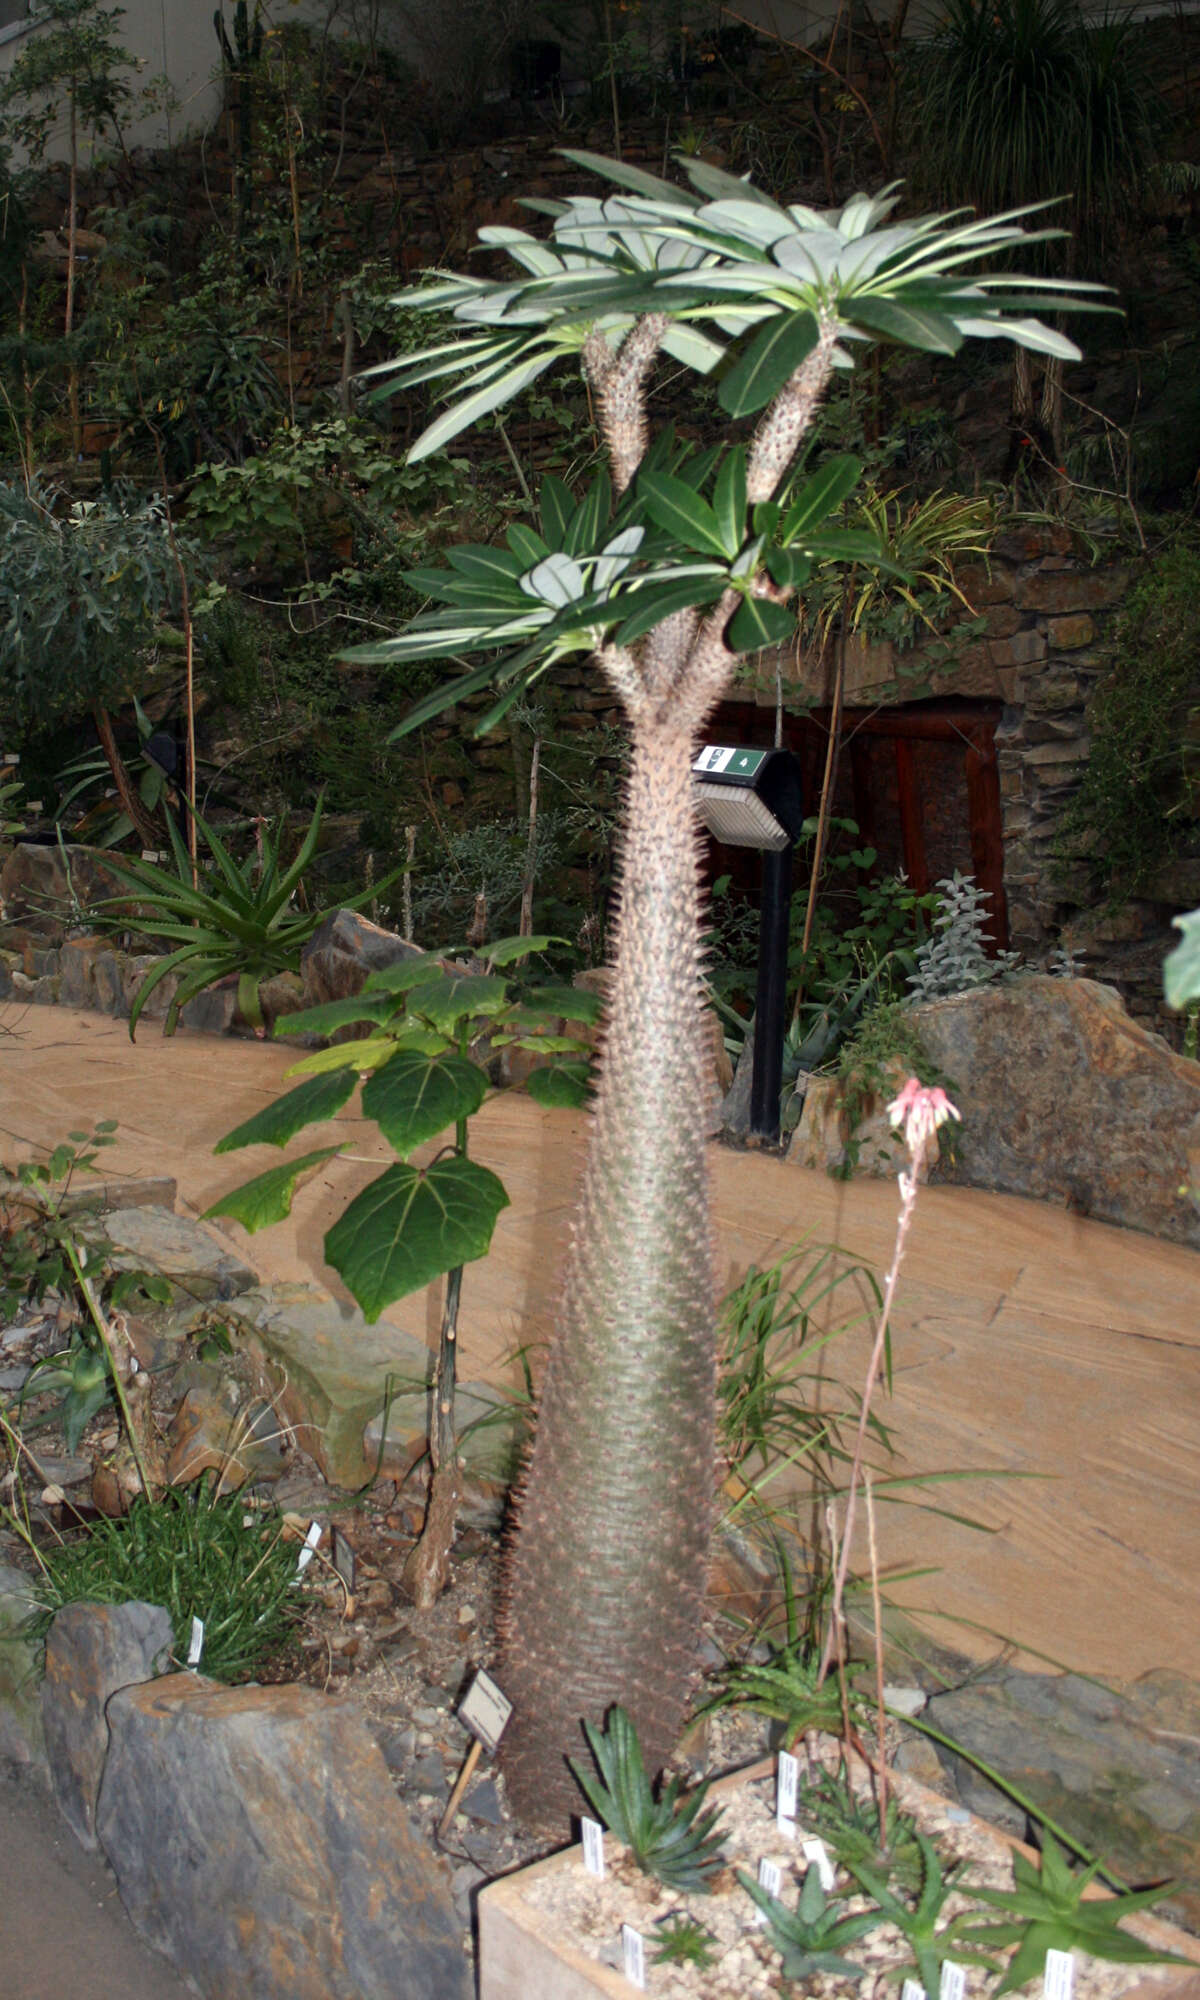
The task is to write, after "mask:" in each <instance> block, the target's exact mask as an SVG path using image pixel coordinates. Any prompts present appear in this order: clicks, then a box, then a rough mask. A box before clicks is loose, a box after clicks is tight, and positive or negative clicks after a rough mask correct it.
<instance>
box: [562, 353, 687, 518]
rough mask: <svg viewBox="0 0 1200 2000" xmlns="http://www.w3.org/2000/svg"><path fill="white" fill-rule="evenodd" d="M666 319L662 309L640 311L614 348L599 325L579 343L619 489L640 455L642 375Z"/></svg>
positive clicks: (643, 439)
mask: <svg viewBox="0 0 1200 2000" xmlns="http://www.w3.org/2000/svg"><path fill="white" fill-rule="evenodd" d="M668 324H669V321H668V319H667V315H666V313H645V314H643V316H642V318H641V319H639V320H638V321H637V322H636V324H635V325H634V326H633V327H632V329H631V330H630V332H629V333H627V334H626V336H625V338H624V340H623V341H622V342H621V345H620V347H619V348H618V349H617V352H616V353H615V354H614V353H613V351H612V349H611V348H610V346H609V344H608V342H607V340H606V339H605V337H604V335H603V333H601V332H600V330H599V328H598V327H594V328H593V329H592V331H591V333H589V335H588V337H587V339H586V340H585V342H584V344H583V366H584V372H585V374H586V375H587V378H588V381H589V382H590V383H591V385H592V388H593V389H594V391H595V393H596V400H597V402H598V403H599V406H600V430H601V434H602V436H603V438H604V442H605V444H606V445H607V446H608V451H609V457H610V458H611V460H612V471H613V485H614V486H615V488H616V490H617V492H618V493H624V492H625V490H626V489H627V487H628V486H629V485H630V483H631V481H632V479H633V476H634V474H635V472H636V471H637V469H638V466H639V465H640V464H641V462H642V459H643V457H644V456H645V451H646V444H647V438H648V432H647V427H646V398H645V388H646V377H647V375H648V374H649V373H650V369H651V367H652V366H653V364H654V359H655V356H656V355H657V353H658V350H659V348H660V346H661V345H662V337H663V335H664V333H665V332H666V330H667V327H668Z"/></svg>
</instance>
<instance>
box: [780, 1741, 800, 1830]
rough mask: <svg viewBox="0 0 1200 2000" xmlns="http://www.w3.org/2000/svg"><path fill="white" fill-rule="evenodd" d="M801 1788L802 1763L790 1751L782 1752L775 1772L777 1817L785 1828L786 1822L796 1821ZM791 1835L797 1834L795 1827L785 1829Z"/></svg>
mask: <svg viewBox="0 0 1200 2000" xmlns="http://www.w3.org/2000/svg"><path fill="white" fill-rule="evenodd" d="M799 1788H800V1761H799V1759H798V1758H796V1757H793V1756H791V1755H790V1754H789V1753H788V1751H786V1750H781V1751H780V1753H779V1761H778V1764H777V1765H776V1770H775V1817H776V1819H777V1820H778V1821H779V1824H780V1826H783V1823H784V1821H785V1820H791V1821H792V1822H794V1821H795V1818H796V1795H797V1792H798V1791H799ZM784 1831H785V1832H786V1833H788V1834H789V1835H794V1834H795V1825H794V1824H793V1825H791V1826H789V1827H785V1828H784Z"/></svg>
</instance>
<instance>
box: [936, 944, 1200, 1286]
mask: <svg viewBox="0 0 1200 2000" xmlns="http://www.w3.org/2000/svg"><path fill="white" fill-rule="evenodd" d="M913 1018H914V1021H915V1024H916V1026H917V1028H918V1029H919V1032H920V1035H921V1040H922V1041H923V1043H924V1044H925V1047H926V1049H927V1050H928V1052H929V1055H930V1056H931V1057H932V1059H933V1061H934V1062H936V1063H937V1065H938V1067H939V1068H940V1069H941V1070H942V1071H943V1072H944V1074H945V1075H946V1076H947V1077H948V1078H950V1080H951V1082H952V1084H953V1089H952V1092H951V1095H952V1096H953V1098H954V1101H955V1103H956V1104H957V1106H958V1108H959V1110H960V1111H961V1113H962V1124H961V1126H960V1127H958V1128H956V1131H955V1147H954V1153H953V1158H952V1160H951V1161H950V1162H949V1163H947V1164H946V1165H945V1167H944V1168H943V1169H942V1170H941V1171H942V1178H944V1179H947V1180H953V1181H957V1182H960V1183H962V1184H964V1185H966V1186H968V1187H985V1188H995V1189H998V1190H999V1191H1001V1192H1003V1193H1008V1194H1023V1195H1032V1196H1035V1197H1038V1198H1040V1199H1042V1200H1049V1201H1060V1202H1069V1203H1070V1204H1071V1205H1072V1206H1074V1207H1077V1208H1078V1209H1079V1210H1080V1211H1081V1212H1082V1213H1083V1214H1085V1215H1092V1216H1095V1217H1097V1218H1098V1219H1099V1220H1100V1221H1102V1222H1116V1223H1122V1224H1124V1225H1125V1226H1126V1227H1127V1228H1131V1229H1144V1230H1146V1231H1148V1232H1149V1233H1150V1234H1151V1235H1154V1236H1162V1237H1166V1238H1168V1239H1169V1240H1170V1241H1172V1242H1176V1243H1187V1244H1190V1245H1191V1246H1192V1247H1193V1248H1200V1205H1198V1204H1197V1203H1196V1202H1195V1201H1194V1200H1193V1198H1192V1196H1191V1194H1190V1193H1189V1192H1188V1189H1189V1188H1191V1187H1195V1186H1197V1185H1200V1064H1197V1063H1194V1062H1189V1061H1188V1060H1187V1059H1186V1058H1185V1057H1183V1056H1177V1055H1175V1054H1174V1053H1173V1052H1172V1051H1171V1050H1170V1049H1169V1048H1168V1046H1167V1044H1166V1043H1165V1042H1164V1041H1163V1040H1162V1039H1161V1038H1160V1037H1159V1036H1157V1035H1154V1034H1151V1033H1149V1032H1148V1031H1147V1030H1146V1029H1145V1028H1143V1027H1141V1026H1140V1025H1139V1024H1138V1023H1137V1022H1135V1021H1132V1020H1131V1019H1130V1017H1129V1015H1128V1014H1127V1013H1126V1012H1125V1009H1124V1007H1123V1006H1122V1004H1121V1001H1120V999H1119V997H1118V995H1117V994H1116V993H1115V992H1113V991H1112V989H1111V988H1110V987H1107V986H1099V985H1096V984H1095V983H1094V982H1093V981H1092V980H1089V979H1052V978H1050V977H1048V976H1046V975H1045V974H1041V973H1035V974H1030V975H1028V976H1026V977H1024V978H1021V979H1018V980H1013V981H1011V982H1005V983H1004V984H1002V985H994V986H985V987H980V988H977V989H976V990H975V991H974V992H971V993H960V994H956V995H955V996H954V997H953V998H952V999H949V1000H934V1001H930V1002H927V1003H926V1004H925V1005H923V1006H920V1007H918V1008H916V1009H914V1017H913Z"/></svg>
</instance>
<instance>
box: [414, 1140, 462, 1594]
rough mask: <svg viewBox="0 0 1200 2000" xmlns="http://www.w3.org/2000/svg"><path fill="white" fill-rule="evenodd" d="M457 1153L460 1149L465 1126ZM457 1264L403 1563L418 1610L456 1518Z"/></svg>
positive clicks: (439, 1577) (439, 1571)
mask: <svg viewBox="0 0 1200 2000" xmlns="http://www.w3.org/2000/svg"><path fill="white" fill-rule="evenodd" d="M459 1131H460V1132H461V1133H462V1134H463V1138H462V1143H461V1146H460V1151H462V1152H465V1150H466V1127H465V1125H463V1126H460V1127H459ZM462 1275H463V1274H462V1265H461V1264H458V1265H456V1266H455V1268H454V1270H453V1271H450V1272H448V1273H447V1275H446V1303H445V1307H444V1309H443V1312H442V1331H441V1339H440V1341H439V1343H438V1360H437V1374H436V1376H435V1377H434V1387H433V1401H434V1408H433V1422H432V1423H431V1425H430V1427H429V1462H430V1468H431V1470H430V1477H429V1500H428V1503H427V1505H426V1509H425V1522H424V1526H423V1527H422V1529H421V1536H420V1540H419V1541H418V1543H417V1545H416V1547H415V1549H414V1550H413V1551H412V1554H411V1555H410V1556H409V1558H408V1561H407V1562H406V1563H405V1565H404V1575H403V1582H404V1587H405V1589H406V1590H407V1591H408V1593H409V1595H410V1596H411V1598H412V1601H413V1603H414V1604H415V1605H416V1608H417V1610H418V1611H431V1610H432V1609H433V1606H434V1605H435V1604H436V1603H437V1600H438V1598H439V1597H440V1596H441V1594H442V1592H443V1590H444V1589H445V1588H446V1579H447V1577H448V1576H449V1573H450V1551H451V1549H452V1548H453V1546H454V1530H455V1524H456V1521H457V1518H458V1501H459V1468H458V1437H457V1433H456V1430H455V1423H454V1392H455V1387H456V1384H457V1379H458V1304H459V1299H460V1298H461V1296H462Z"/></svg>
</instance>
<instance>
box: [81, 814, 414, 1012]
mask: <svg viewBox="0 0 1200 2000" xmlns="http://www.w3.org/2000/svg"><path fill="white" fill-rule="evenodd" d="M196 825H197V828H198V830H199V832H200V836H201V839H202V841H203V843H204V847H205V848H206V850H207V855H206V859H205V862H204V866H203V872H202V874H201V876H200V879H199V880H196V879H194V878H193V874H192V862H191V857H190V855H189V854H188V851H187V848H186V847H185V846H184V843H183V840H182V838H181V836H180V833H179V829H178V827H177V826H176V825H175V822H174V820H171V819H169V820H168V822H167V831H168V833H169V835H170V840H171V848H172V853H173V858H174V862H175V872H174V874H172V873H170V871H169V870H168V869H166V868H161V867H159V865H158V864H157V862H153V861H139V860H136V859H134V858H133V857H131V856H129V857H127V856H124V855H121V856H118V855H109V854H106V855H105V856H104V865H105V867H106V868H107V869H108V871H109V873H110V874H112V875H115V876H116V877H117V879H118V881H121V882H124V883H125V884H126V885H127V893H126V894H125V895H124V896H121V897H117V896H110V897H107V898H106V899H105V901H104V902H103V903H100V904H99V905H98V906H97V910H98V914H99V916H100V920H101V921H102V922H107V924H108V925H109V927H110V928H119V929H122V930H128V929H131V928H133V929H136V930H138V931H139V932H142V933H144V935H145V936H146V937H152V938H161V939H162V940H163V942H164V943H167V944H171V945H173V946H174V950H173V951H170V952H168V953H167V954H166V956H165V957H163V958H161V959H160V960H159V962H158V964H157V965H155V966H152V967H151V969H150V971H149V972H148V973H147V974H146V977H145V978H144V979H143V981H142V983H141V985H140V986H139V987H138V990H137V992H136V994H135V995H134V999H133V1005H132V1006H131V1008H130V1010H129V1037H130V1040H131V1041H132V1040H133V1039H134V1037H135V1034H136V1031H137V1024H138V1021H139V1020H140V1018H141V1015H142V1010H143V1009H144V1007H145V1005H146V1002H147V1000H148V999H149V998H150V995H151V994H152V993H153V991H154V989H155V987H156V986H158V985H159V984H160V982H161V981H162V980H164V979H166V978H167V977H168V976H169V975H170V974H172V973H177V974H178V975H179V984H178V986H177V987H176V989H175V992H174V994H173V995H172V997H171V1004H170V1006H169V1007H168V1008H167V1012H166V1018H165V1020H164V1022H163V1033H164V1034H165V1035H173V1034H174V1032H175V1029H176V1026H177V1024H178V1021H179V1016H180V1013H181V1011H182V1009H183V1008H184V1007H185V1006H186V1005H187V1003H188V1001H189V1000H194V999H195V997H196V995H197V994H198V993H203V992H204V990H205V988H206V987H209V986H215V985H216V983H217V981H218V980H219V979H224V978H226V977H227V976H228V975H229V974H230V973H236V974H237V981H238V1006H239V1008H240V1009H241V1013H242V1017H243V1019H244V1020H246V1021H249V1022H251V1023H252V1024H254V1025H255V1026H257V1027H260V1028H261V1026H262V1021H263V1017H262V1007H261V1004H260V1001H259V988H260V986H261V985H262V982H263V980H264V979H269V978H271V977H272V975H273V974H275V973H278V972H288V971H294V970H295V969H296V967H298V965H299V963H300V952H301V949H302V947H303V946H304V945H306V944H307V943H308V940H309V938H310V937H311V936H312V934H313V932H314V931H315V930H316V929H317V927H318V925H319V924H321V923H323V922H324V920H325V917H326V915H327V914H328V912H327V911H326V910H325V909H323V908H322V907H320V906H319V905H318V906H317V907H316V908H314V909H309V910H301V909H297V908H296V907H295V906H294V904H293V901H292V899H293V897H294V895H295V893H296V890H297V889H298V888H299V886H300V883H301V881H302V880H303V877H304V871H305V869H306V868H307V867H308V865H309V862H310V861H311V860H312V858H313V855H314V854H315V852H316V847H317V836H318V834H319V833H320V830H321V801H320V800H319V799H318V801H317V804H316V808H315V810H314V812H313V816H312V819H311V820H310V821H309V824H308V829H307V831H306V833H305V835H304V838H303V840H302V841H301V843H300V847H299V849H298V851H297V853H296V856H295V859H294V860H293V861H292V862H291V864H290V865H289V866H288V867H286V868H285V867H284V866H283V865H282V861H281V858H280V849H281V846H282V835H281V834H273V833H272V832H271V831H270V829H269V828H264V829H263V834H262V849H261V853H256V854H255V855H254V856H252V857H251V858H250V859H249V860H247V861H244V862H241V861H235V860H234V858H233V855H232V854H231V853H230V851H229V849H228V847H227V846H226V845H225V842H224V841H223V840H222V839H221V836H220V834H219V833H218V832H217V830H216V828H215V827H213V826H210V825H209V823H208V821H207V820H206V819H205V818H204V817H203V815H202V814H200V813H197V814H196ZM402 873H403V870H402V869H395V870H394V871H393V872H392V873H391V874H390V875H387V876H385V877H384V878H383V880H382V881H379V882H375V883H372V885H371V886H370V888H368V889H364V890H363V891H362V893H361V895H358V896H354V897H351V898H350V899H349V901H347V902H345V903H343V905H342V908H344V909H350V910H354V909H357V908H358V907H359V906H360V904H362V903H365V902H367V901H368V900H369V899H370V898H371V897H372V896H378V895H379V893H380V891H381V890H382V889H383V888H384V887H385V886H386V885H387V884H388V883H389V882H394V881H395V880H396V877H397V875H399V874H402ZM131 901H133V902H134V903H135V904H136V906H137V912H136V916H134V917H131V916H130V909H129V906H130V902H131ZM106 913H107V915H106Z"/></svg>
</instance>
